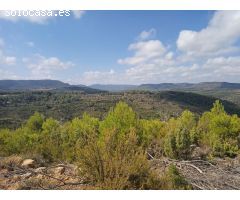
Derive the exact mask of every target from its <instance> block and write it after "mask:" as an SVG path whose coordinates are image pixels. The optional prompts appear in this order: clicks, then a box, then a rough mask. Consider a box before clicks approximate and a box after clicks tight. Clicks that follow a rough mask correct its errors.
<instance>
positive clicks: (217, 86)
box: [138, 82, 240, 91]
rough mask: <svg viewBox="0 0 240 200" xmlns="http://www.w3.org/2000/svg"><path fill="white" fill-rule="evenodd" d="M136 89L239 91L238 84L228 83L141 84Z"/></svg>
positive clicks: (239, 85) (239, 86) (239, 84)
mask: <svg viewBox="0 0 240 200" xmlns="http://www.w3.org/2000/svg"><path fill="white" fill-rule="evenodd" d="M138 89H142V90H150V91H161V90H189V91H191V90H204V91H206V90H229V89H231V90H235V89H240V83H228V82H202V83H195V84H194V83H161V84H142V85H140V86H138Z"/></svg>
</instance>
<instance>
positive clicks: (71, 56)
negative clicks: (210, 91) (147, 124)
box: [0, 11, 240, 85]
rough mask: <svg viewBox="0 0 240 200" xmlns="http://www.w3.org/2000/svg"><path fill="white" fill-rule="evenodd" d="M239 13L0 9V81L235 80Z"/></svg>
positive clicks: (239, 72) (239, 63)
mask: <svg viewBox="0 0 240 200" xmlns="http://www.w3.org/2000/svg"><path fill="white" fill-rule="evenodd" d="M239 24H240V12H239V11H216V12H214V11H74V12H71V15H70V16H68V17H66V16H65V17H6V16H4V13H3V11H2V13H0V79H58V80H62V81H65V82H69V83H73V84H87V85H89V84H94V83H102V84H141V83H162V82H201V81H229V82H240V78H239V77H240V54H239V47H240V45H239V43H240V25H239Z"/></svg>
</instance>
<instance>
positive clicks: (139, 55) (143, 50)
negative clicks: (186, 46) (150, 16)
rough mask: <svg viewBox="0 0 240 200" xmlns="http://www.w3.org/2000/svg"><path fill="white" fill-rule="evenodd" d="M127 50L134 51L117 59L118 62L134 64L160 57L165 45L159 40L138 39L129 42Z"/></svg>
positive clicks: (163, 52)
mask: <svg viewBox="0 0 240 200" xmlns="http://www.w3.org/2000/svg"><path fill="white" fill-rule="evenodd" d="M128 50H129V51H132V52H134V55H133V56H132V57H128V58H124V59H119V60H118V63H119V64H126V65H136V64H140V63H143V62H147V61H149V60H151V59H153V58H158V57H161V56H162V55H163V54H165V52H166V47H165V46H164V45H163V44H162V42H161V41H159V40H149V41H140V42H137V43H133V44H130V45H129V47H128Z"/></svg>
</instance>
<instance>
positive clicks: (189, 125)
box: [164, 111, 196, 159]
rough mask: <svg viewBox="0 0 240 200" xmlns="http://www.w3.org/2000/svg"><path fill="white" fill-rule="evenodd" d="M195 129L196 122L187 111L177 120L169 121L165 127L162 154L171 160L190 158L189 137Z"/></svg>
mask: <svg viewBox="0 0 240 200" xmlns="http://www.w3.org/2000/svg"><path fill="white" fill-rule="evenodd" d="M195 129H196V120H195V117H194V115H193V114H192V113H191V112H189V111H184V112H183V113H182V115H181V116H180V117H179V118H178V119H171V120H170V121H169V122H168V125H167V135H166V137H165V142H164V152H165V154H166V155H167V156H169V157H171V158H183V159H187V158H189V156H190V153H191V148H190V145H191V144H192V141H191V136H192V135H193V134H192V133H193V132H194V130H195Z"/></svg>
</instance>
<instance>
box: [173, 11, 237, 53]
mask: <svg viewBox="0 0 240 200" xmlns="http://www.w3.org/2000/svg"><path fill="white" fill-rule="evenodd" d="M239 24H240V11H217V12H215V13H214V16H213V18H212V19H211V20H210V22H209V24H208V26H207V27H206V28H204V29H202V30H200V31H193V30H182V31H181V32H180V34H179V37H178V39H177V47H178V49H179V50H180V51H182V52H183V53H186V54H187V55H188V56H217V55H222V54H226V53H230V52H233V51H236V50H237V49H238V48H237V47H236V46H234V44H235V43H236V41H237V40H238V39H239V38H240V25H239Z"/></svg>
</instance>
